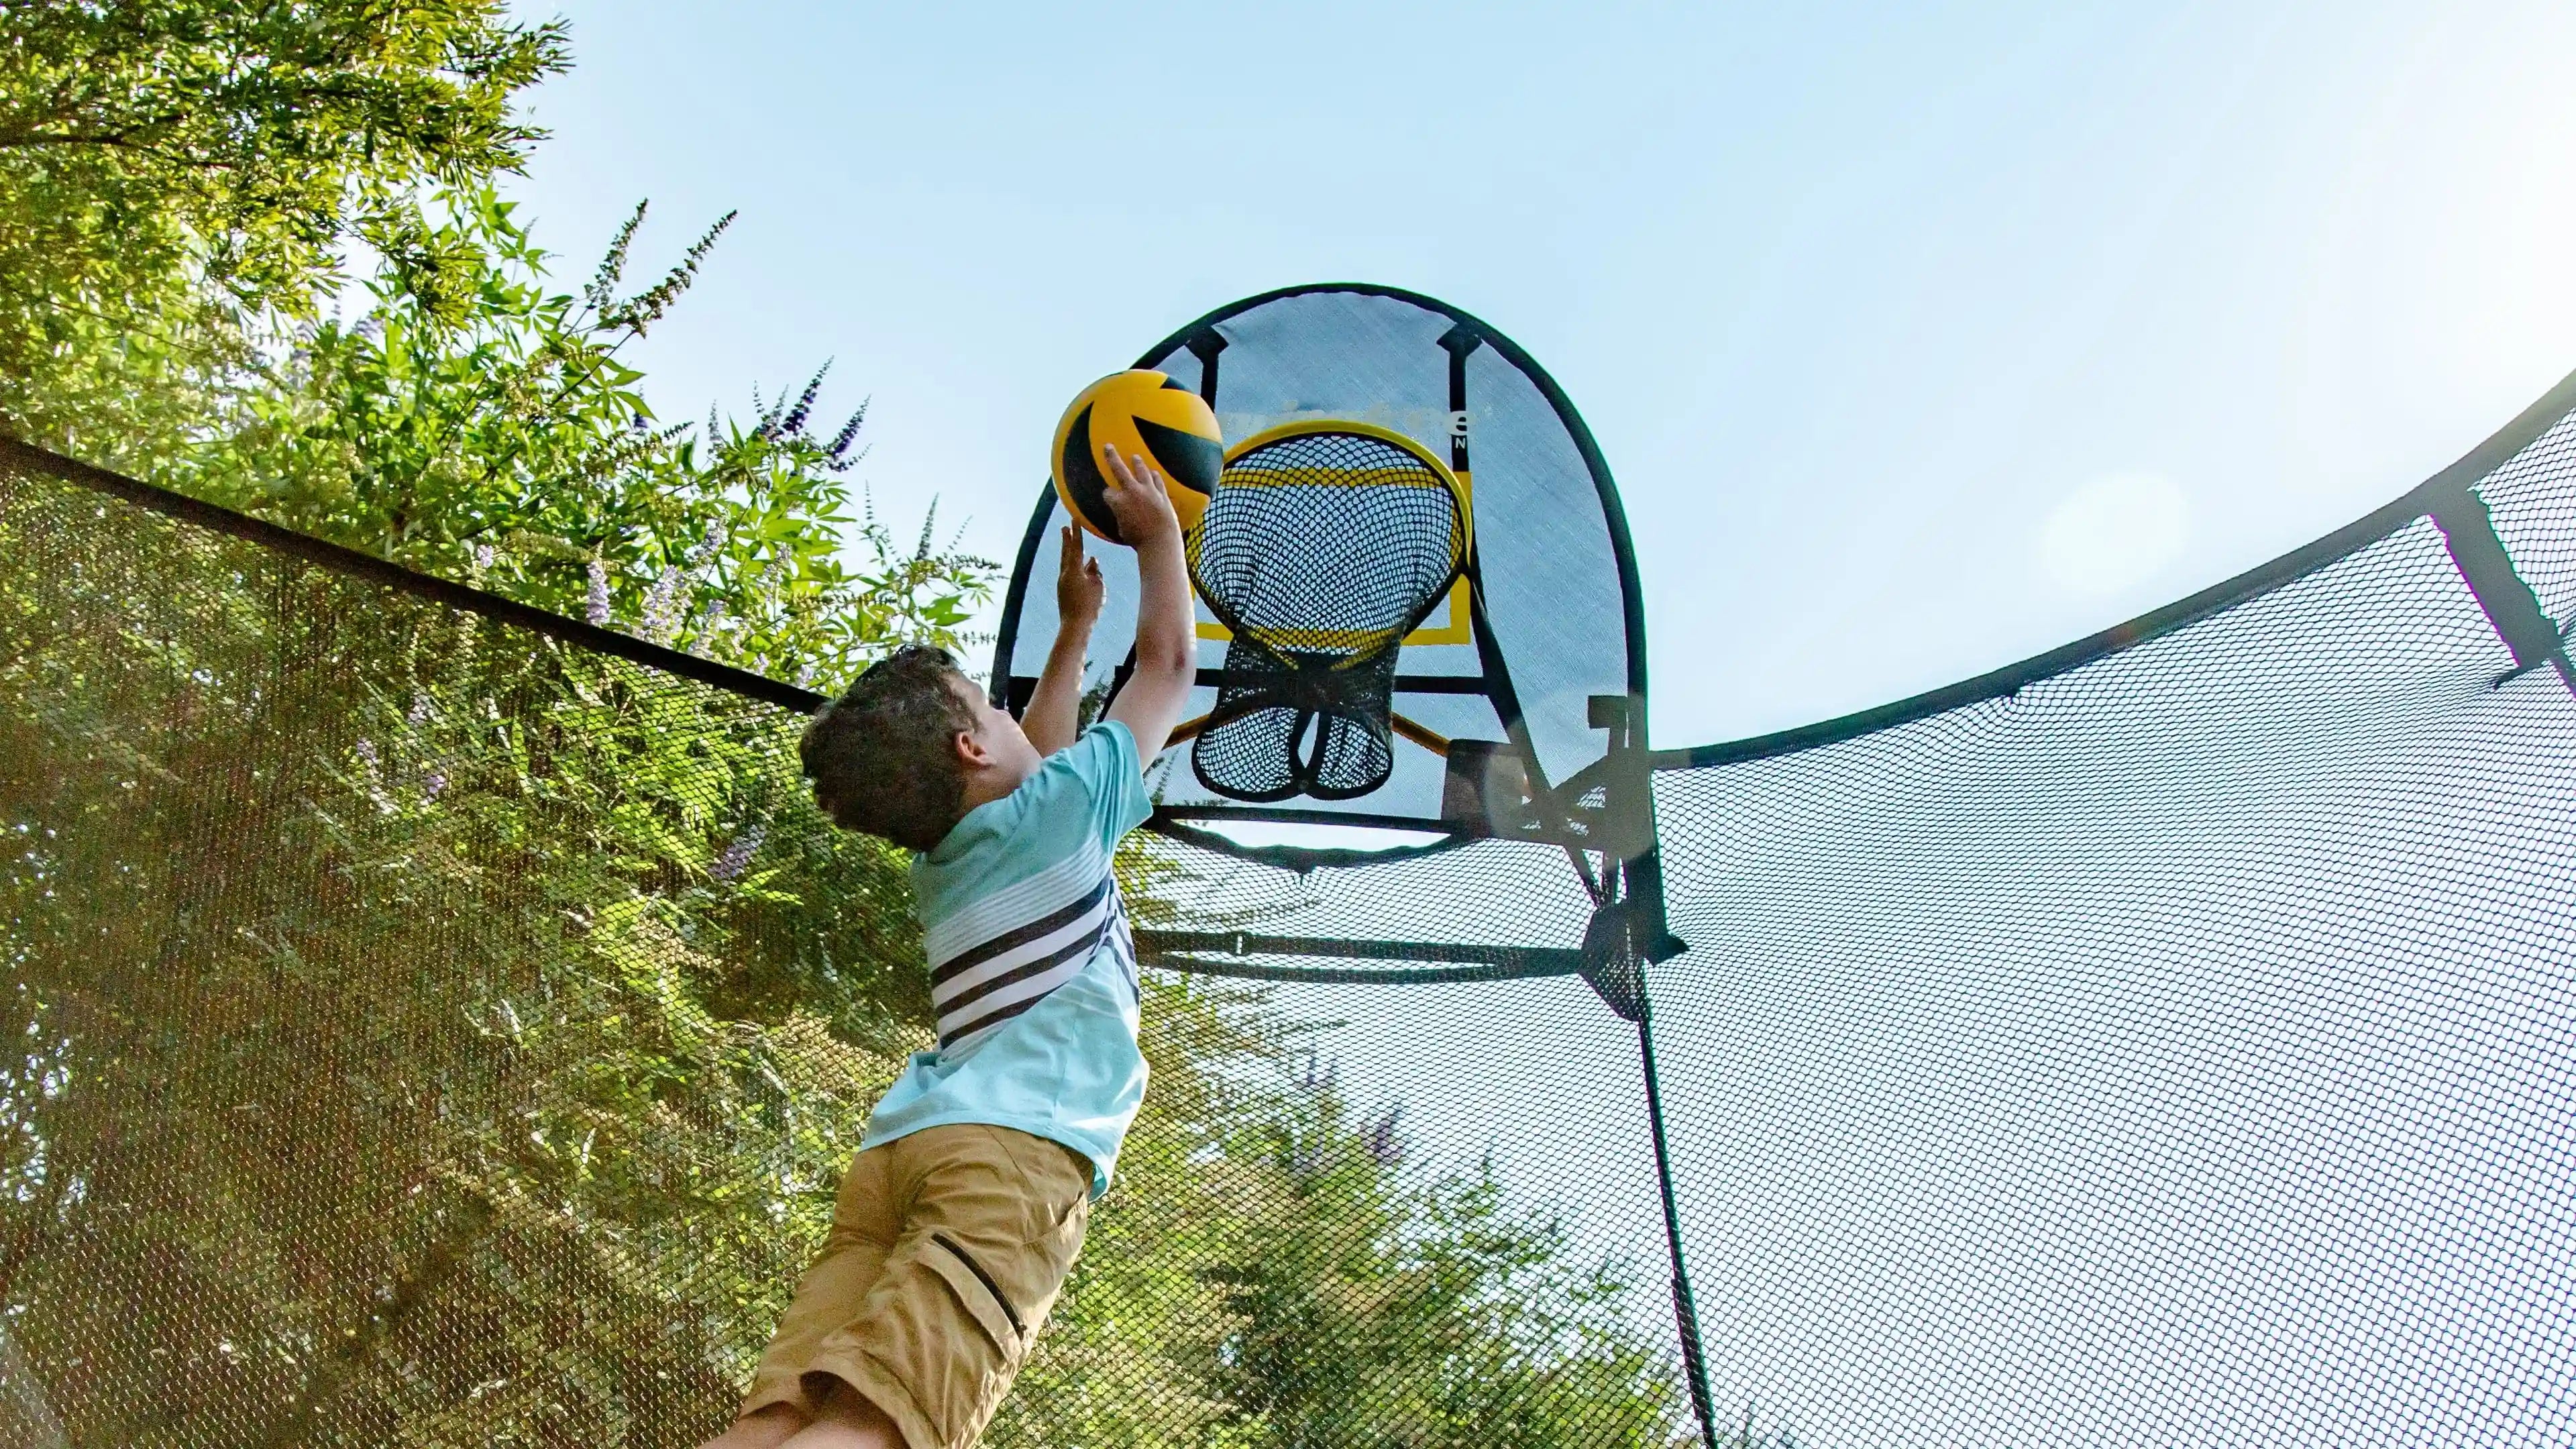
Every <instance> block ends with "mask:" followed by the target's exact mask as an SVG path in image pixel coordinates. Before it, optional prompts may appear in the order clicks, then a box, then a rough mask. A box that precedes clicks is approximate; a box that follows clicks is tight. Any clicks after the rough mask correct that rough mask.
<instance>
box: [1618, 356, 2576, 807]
mask: <svg viewBox="0 0 2576 1449" xmlns="http://www.w3.org/2000/svg"><path fill="white" fill-rule="evenodd" d="M2570 412H2576V372H2571V373H2569V374H2568V375H2567V376H2565V377H2563V378H2561V379H2559V381H2558V385H2557V386H2556V387H2553V388H2551V389H2550V390H2549V391H2548V392H2546V393H2543V394H2542V395H2541V397H2540V400H2539V401H2537V402H2535V403H2533V404H2532V405H2531V406H2529V407H2527V408H2524V409H2523V410H2522V411H2521V412H2520V413H2518V414H2516V415H2515V417H2514V420H2513V421H2512V422H2509V423H2507V424H2505V425H2504V426H2503V427H2501V428H2499V429H2497V430H2496V431H2495V432H2494V433H2493V434H2492V435H2490V436H2489V437H2488V438H2487V440H2486V441H2485V442H2483V443H2480V444H2478V445H2477V446H2476V447H2474V448H2471V449H2470V450H2469V451H2468V452H2467V453H2466V454H2464V455H2463V456H2462V457H2461V458H2460V460H2459V461H2458V462H2456V463H2453V464H2452V465H2451V466H2449V467H2447V468H2445V469H2443V470H2442V471H2441V472H2439V473H2436V474H2434V475H2433V476H2432V477H2430V478H2427V479H2425V480H2424V481H2423V482H2421V483H2418V484H2416V485H2415V486H2414V487H2413V488H2410V489H2408V490H2407V491H2406V492H2405V493H2404V494H2402V495H2400V496H2399V497H2397V498H2394V499H2391V500H2390V501H2389V502H2387V503H2385V504H2382V505H2381V506H2379V507H2378V508H2375V509H2372V510H2371V511H2370V512H2368V513H2365V514H2363V515H2362V516H2361V517H2359V518H2356V519H2354V520H2353V521H2352V522H2350V523H2347V524H2345V525H2344V526H2343V527H2341V528H2338V529H2336V530H2335V531H2334V532H2332V533H2329V534H2327V535H2326V536H2325V537H2323V538H2320V539H2318V540H2316V541H2315V542H2314V543H2309V544H2303V545H2301V546H2300V547H2298V548H2294V549H2292V550H2290V551H2289V552H2288V553H2285V554H2282V555H2281V556H2280V557H2278V558H2276V559H2273V560H2271V561H2270V562H2268V563H2260V564H2256V565H2255V566H2254V567H2252V568H2250V569H2247V570H2246V571H2245V572H2243V573H2241V574H2238V575H2237V576H2235V577H2234V578H2231V579H2226V580H2224V581H2222V582H2219V583H2216V584H2212V585H2210V586H2209V587H2208V588H2205V589H2202V590H2201V591H2200V592H2198V593H2196V594H2190V595H2187V596H2185V597H2183V598H2180V599H2177V600H2175V601H2174V602H2172V603H2170V604H2167V605H2165V606H2164V607H2163V608H2160V609H2150V610H2148V611H2147V612H2146V613H2143V614H2140V615H2139V616H2138V617H2136V618H2134V619H2131V620H2129V621H2128V622H2127V623H2125V624H2114V625H2112V626H2111V627H2110V628H2108V629H2105V630H2103V631H2102V632H2100V633H2098V634H2093V635H2089V636H2087V637H2085V638H2082V639H2078V640H2075V641H2074V642H2073V643H2069V644H2061V645H2059V646H2058V647H2056V648H2054V649H2051V650H2049V651H2048V652H2047V653H2045V654H2034V655H2032V656H2031V657H2030V658H2028V659H2025V660H2022V661H2021V662H2020V663H2018V664H2007V665H2005V666H2004V667H2003V668H2001V669H1997V670H1993V671H1990V672H1988V673H1985V674H1980V675H1978V676H1976V677H1975V678H1973V679H1963V680H1961V681H1959V682H1958V683H1956V684H1948V685H1943V686H1942V687H1941V688H1939V689H1933V690H1926V691H1924V692H1923V693H1921V694H1918V695H1915V696H1913V697H1912V698H1910V699H1900V700H1897V701H1895V702H1894V703H1892V704H1882V705H1878V706H1876V707H1874V708H1871V709H1864V710H1858V711H1855V712H1854V713H1851V714H1847V715H1843V716H1841V717H1840V718H1837V719H1829V720H1820V721H1818V722H1817V723H1815V724H1808V725H1799V726H1796V727H1795V728H1792V729H1785V730H1777V731H1774V732H1772V733H1770V734H1767V735H1753V736H1750V737H1748V738H1745V739H1740V740H1724V741H1720V742H1718V743H1716V744H1707V745H1689V746H1685V747H1682V748H1679V749H1670V750H1657V751H1655V752H1654V767H1655V768H1656V769H1658V770H1688V769H1694V768H1697V767H1699V766H1702V765H1730V764H1735V763H1737V762H1739V761H1744V760H1765V759H1770V758H1772V757H1774V756H1778V755H1793V754H1796V753H1797V752H1799V751H1800V750H1811V749H1815V748H1817V747H1818V746H1821V745H1834V744H1840V743H1842V742H1843V741H1845V740H1851V739H1857V738H1859V737H1860V736H1862V735H1866V734H1875V733H1877V732H1878V731H1880V730H1886V729H1894V728H1895V727H1897V726H1898V725H1904V724H1912V723H1913V722H1914V721H1916V720H1919V719H1926V718H1929V717H1930V716H1932V715H1936V714H1943V713H1946V712H1948V711H1950V710H1954V709H1959V708H1963V707H1965V706H1967V705H1972V704H1983V703H1984V702H1985V701H1987V700H1990V699H2000V698H2002V697H2004V696H2005V695H2008V694H2014V693H2017V692H2019V691H2020V690H2022V689H2024V688H2027V687H2028V686H2030V685H2033V684H2037V683H2039V682H2040V681H2041V680H2044V679H2050V678H2054V677H2055V676H2057V675H2060V674H2065V673H2067V672H2069V671H2071V670H2074V669H2078V668H2081V667H2082V666H2084V665H2087V664H2090V663H2092V662H2093V661H2094V660H2096V659H2104V658H2108V657H2110V656H2111V655H2114V654H2117V653H2119V652H2120V651H2122V650H2124V649H2131V648H2135V647H2136V646H2138V645H2140V644H2144V643H2146V642H2147V641H2149V640H2151V639H2157V638H2161V637H2162V636H2164V635H2167V634H2170V633H2173V632H2174V631H2175V630H2177V629H2182V628H2185V627H2187V626H2189V625H2192V624H2195V623H2198V622H2199V621H2201V620H2203V619H2206V618H2208V617H2209V616H2210V615H2212V614H2218V613H2223V612H2225V611H2226V610H2228V609H2232V608H2234V607H2235V606H2237V605H2238V604H2241V603H2244V602H2245V601H2247V600H2249V599H2255V598H2260V597H2261V596H2263V595H2265V594H2268V593H2270V592H2272V591H2273V590H2274V589H2277V588H2280V587H2282V586H2283V585H2286V584H2290V583H2293V582H2295V581H2297V580H2299V579H2302V578H2305V577H2306V576H2307V575H2309V574H2312V573H2315V572H2316V571H2317V570H2319V569H2321V568H2324V567H2325V566H2326V565H2328V564H2331V563H2334V562H2336V561H2337V560H2339V559H2343V558H2347V557H2349V556H2351V555H2353V554H2356V553H2359V552H2360V551H2361V550H2363V549H2365V548H2368V547H2370V546H2371V545H2372V544H2374V543H2377V542H2379V541H2380V540H2381V539H2383V538H2386V537H2388V536H2389V535H2390V534H2392V533H2395V532H2396V531H2397V530H2399V529H2401V528H2404V527H2405V526H2406V525H2408V524H2410V523H2413V522H2414V521H2415V520H2416V519H2418V518H2432V519H2434V520H2435V522H2436V523H2437V524H2440V523H2441V519H2442V516H2443V515H2444V514H2446V513H2447V514H2449V515H2450V517H2451V518H2452V519H2453V520H2455V521H2456V520H2459V519H2462V518H2463V517H2465V513H2464V510H2465V509H2466V508H2468V507H2474V508H2475V509H2476V512H2477V515H2478V517H2479V518H2480V519H2482V520H2483V519H2484V517H2485V514H2486V505H2485V504H2484V503H2483V502H2480V501H2479V500H2478V499H2477V497H2476V495H2475V494H2473V493H2471V492H2470V489H2471V488H2472V487H2473V486H2474V485H2475V484H2476V483H2477V482H2478V481H2479V480H2480V479H2482V478H2484V477H2486V476H2487V475H2488V474H2490V473H2493V472H2494V471H2495V470H2496V469H2498V468H2501V467H2503V466H2504V465H2505V464H2506V463H2508V462H2510V461H2511V460H2512V459H2513V457H2514V455H2515V454H2517V453H2520V452H2521V451H2522V450H2523V449H2524V448H2527V447H2529V446H2531V444H2532V442H2533V441H2534V440H2536V439H2537V438H2539V437H2540V435H2541V434H2543V433H2545V432H2548V431H2549V429H2550V428H2551V427H2552V426H2554V425H2556V424H2557V423H2558V421H2559V420H2560V419H2562V418H2564V417H2566V416H2567V415H2568V414H2569V413H2570ZM2442 527H2443V532H2444V534H2445V536H2446V537H2448V536H2449V535H2450V532H2451V529H2450V525H2448V524H2442ZM2487 536H2488V539H2489V540H2490V541H2493V540H2494V531H2493V526H2492V524H2490V525H2489V526H2488V534H2487ZM2471 549H2472V552H2473V553H2475V552H2482V551H2480V550H2476V549H2475V547H2474V545H2472V546H2471ZM2495 554H2496V555H2497V557H2496V558H2495V559H2494V560H2488V559H2485V558H2480V559H2479V560H2478V563H2477V565H2475V567H2477V568H2478V570H2479V573H2476V574H2473V573H2472V572H2471V569H2472V567H2473V565H2472V564H2470V563H2468V562H2465V561H2463V560H2462V558H2461V545H2460V544H2458V543H2457V542H2456V541H2454V542H2453V544H2452V548H2451V556H2452V561H2453V562H2454V563H2457V564H2459V566H2460V570H2461V575H2462V578H2463V580H2464V581H2465V582H2467V583H2468V585H2469V587H2470V590H2471V592H2472V593H2473V594H2474V595H2475V596H2476V598H2477V601H2478V606H2479V607H2480V608H2481V609H2482V610H2484V611H2485V613H2486V615H2487V622H2488V623H2490V624H2492V625H2493V626H2494V627H2495V630H2496V635H2497V637H2498V638H2500V639H2502V640H2503V641H2504V644H2505V647H2506V648H2508V649H2510V650H2512V651H2513V655H2514V660H2515V663H2516V665H2517V668H2518V670H2519V669H2528V668H2531V667H2534V665H2536V664H2538V663H2540V662H2544V660H2542V659H2528V660H2527V659H2526V658H2525V657H2524V651H2525V649H2526V648H2529V647H2531V646H2532V638H2531V630H2530V628H2529V621H2528V620H2527V619H2523V618H2518V617H2516V616H2517V615H2518V614H2519V613H2520V611H2519V610H2518V609H2516V608H2515V607H2514V606H2513V602H2512V600H2513V595H2512V592H2511V591H2512V590H2517V589H2518V590H2519V591H2520V593H2521V596H2522V598H2523V599H2524V600H2526V601H2528V603H2529V606H2530V609H2531V610H2532V611H2534V612H2537V611H2538V609H2539V608H2540V603H2539V600H2538V599H2536V598H2533V597H2532V595H2531V589H2530V586H2529V585H2527V584H2524V583H2523V581H2522V579H2521V577H2520V576H2519V575H2517V574H2514V572H2513V568H2512V561H2511V559H2510V558H2508V557H2504V556H2503V555H2504V547H2503V545H2502V543H2500V542H2497V543H2496V544H2495ZM2493 563H2501V564H2502V565H2503V575H2502V577H2501V578H2494V577H2493V575H2492V564H2493ZM2480 574H2486V575H2489V576H2490V578H2491V580H2492V581H2491V582H2490V584H2489V585H2488V586H2486V587H2481V586H2480V584H2479V576H2480ZM2508 580H2509V584H2508V582H2507V581H2508ZM2490 593H2492V594H2493V595H2494V596H2495V599H2496V600H2497V602H2492V603H2491V602H2490V598H2489V596H2490ZM2542 622H2543V624H2544V626H2546V616H2545V615H2544V616H2542ZM2548 627H2549V633H2550V637H2551V638H2552V639H2555V638H2556V637H2557V630H2556V628H2555V627H2554V626H2548ZM2517 636H2520V637H2521V642H2517ZM2569 687H2570V688H2571V689H2576V680H2571V681H2570V685H2569Z"/></svg>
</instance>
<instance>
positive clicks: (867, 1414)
mask: <svg viewBox="0 0 2576 1449" xmlns="http://www.w3.org/2000/svg"><path fill="white" fill-rule="evenodd" d="M785 1449H905V1445H904V1442H903V1431H902V1430H901V1429H898V1428H896V1427H895V1424H894V1420H892V1419H889V1418H887V1417H886V1415H885V1410H883V1409H880V1408H878V1407H877V1406H876V1405H874V1404H871V1403H869V1402H868V1401H867V1400H865V1399H863V1398H860V1397H859V1396H858V1394H857V1393H856V1392H855V1391H854V1390H852V1389H851V1388H850V1387H849V1386H848V1385H847V1384H843V1385H841V1386H840V1387H838V1388H835V1389H833V1390H832V1391H831V1392H830V1393H829V1394H827V1395H825V1396H824V1399H823V1405H822V1408H821V1409H820V1410H819V1411H817V1412H816V1414H815V1416H814V1422H813V1423H811V1424H808V1425H806V1426H805V1427H804V1428H803V1429H802V1430H800V1431H798V1432H797V1434H796V1437H794V1438H792V1439H790V1440H788V1441H787V1442H786V1445H785Z"/></svg>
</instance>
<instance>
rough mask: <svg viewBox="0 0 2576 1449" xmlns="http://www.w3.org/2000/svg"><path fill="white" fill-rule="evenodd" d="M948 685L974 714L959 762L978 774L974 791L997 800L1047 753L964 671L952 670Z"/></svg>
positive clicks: (1013, 786)
mask: <svg viewBox="0 0 2576 1449" xmlns="http://www.w3.org/2000/svg"><path fill="white" fill-rule="evenodd" d="M948 687H949V688H951V689H953V690H956V691H957V697H958V698H959V699H962V700H964V701H965V702H966V708H967V710H968V712H969V713H971V714H973V715H974V717H975V727H974V728H973V729H972V730H969V731H967V734H966V739H967V741H968V742H969V743H970V744H971V745H972V748H971V749H969V748H968V746H967V745H963V744H961V745H960V746H959V747H958V751H959V754H960V755H961V756H962V757H963V758H962V760H961V763H962V764H964V765H965V767H966V769H967V770H968V771H969V772H970V773H971V774H973V775H975V776H979V777H981V778H979V779H977V781H976V784H977V785H978V786H980V787H981V788H979V789H977V790H975V792H974V793H975V794H977V795H980V796H982V797H984V798H986V799H994V800H998V799H1000V798H1001V797H1002V796H1004V795H1008V794H1009V793H1011V792H1012V791H1013V790H1016V789H1018V788H1019V786H1020V782H1021V781H1022V780H1025V779H1027V778H1028V777H1029V776H1031V775H1034V774H1036V773H1037V772H1038V766H1040V765H1042V764H1044V763H1046V757H1045V756H1043V755H1041V754H1039V753H1038V747H1037V746H1035V745H1033V744H1030V743H1029V737H1028V734H1027V732H1026V731H1024V730H1022V729H1021V728H1020V722H1019V721H1018V720H1016V719H1013V718H1012V717H1011V712H1010V711H1009V710H1006V709H1002V708H1000V707H998V706H996V705H995V704H994V703H993V702H992V701H991V700H990V699H988V698H986V697H985V695H984V691H982V690H980V689H978V688H976V687H975V685H974V683H973V682H972V681H970V680H969V679H967V678H966V676H965V675H963V674H951V675H950V676H949V677H948Z"/></svg>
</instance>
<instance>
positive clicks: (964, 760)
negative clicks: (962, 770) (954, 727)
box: [948, 730, 993, 770]
mask: <svg viewBox="0 0 2576 1449" xmlns="http://www.w3.org/2000/svg"><path fill="white" fill-rule="evenodd" d="M948 745H949V748H950V749H953V750H955V751H956V752H957V763H959V764H961V765H964V766H965V767H966V768H968V769H970V770H980V769H982V768H984V767H985V766H986V765H989V764H991V763H993V757H992V755H991V754H990V753H988V752H986V750H985V749H984V742H983V741H982V740H979V739H977V738H975V732H974V731H973V730H959V731H958V732H957V733H956V734H955V735H953V736H951V737H950V738H949V742H948Z"/></svg>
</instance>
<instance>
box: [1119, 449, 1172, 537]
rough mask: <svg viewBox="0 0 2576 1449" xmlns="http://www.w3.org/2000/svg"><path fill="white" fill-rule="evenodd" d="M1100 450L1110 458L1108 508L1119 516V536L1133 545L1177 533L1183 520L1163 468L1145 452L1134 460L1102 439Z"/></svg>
mask: <svg viewBox="0 0 2576 1449" xmlns="http://www.w3.org/2000/svg"><path fill="white" fill-rule="evenodd" d="M1100 454H1101V456H1102V457H1103V458H1106V459H1107V460H1108V462H1109V467H1108V474H1109V477H1108V480H1107V481H1108V487H1107V489H1106V490H1105V491H1106V492H1107V494H1108V496H1109V511H1110V513H1111V514H1113V515H1115V516H1116V518H1117V519H1118V536H1119V537H1120V538H1122V539H1124V540H1126V542H1127V545H1128V546H1129V547H1130V548H1133V547H1135V546H1136V545H1137V544H1140V543H1143V542H1145V541H1146V540H1148V539H1153V538H1161V537H1163V536H1165V535H1177V534H1178V533H1179V532H1180V531H1181V521H1180V519H1179V518H1178V517H1177V516H1175V515H1174V514H1173V512H1172V497H1171V494H1170V493H1169V492H1168V491H1166V489H1165V487H1164V484H1163V474H1162V470H1160V469H1158V468H1156V467H1155V466H1154V465H1153V464H1151V463H1149V462H1147V461H1145V458H1144V456H1143V455H1142V454H1139V455H1137V456H1136V458H1135V459H1134V460H1133V463H1132V464H1131V463H1130V461H1129V460H1128V459H1125V458H1121V457H1119V456H1118V450H1117V449H1116V448H1115V447H1113V446H1111V445H1109V444H1107V443H1103V444H1102V445H1101V447H1100Z"/></svg>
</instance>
